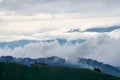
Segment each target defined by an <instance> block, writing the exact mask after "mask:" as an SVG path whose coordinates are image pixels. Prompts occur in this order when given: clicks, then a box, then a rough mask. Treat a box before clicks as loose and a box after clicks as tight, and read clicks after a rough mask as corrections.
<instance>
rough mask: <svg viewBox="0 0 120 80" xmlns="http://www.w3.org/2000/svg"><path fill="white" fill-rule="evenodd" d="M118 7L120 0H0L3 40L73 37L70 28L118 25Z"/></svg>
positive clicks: (86, 34)
mask: <svg viewBox="0 0 120 80" xmlns="http://www.w3.org/2000/svg"><path fill="white" fill-rule="evenodd" d="M119 7H120V0H0V41H11V40H18V39H24V38H25V39H48V38H56V37H58V36H59V37H69V38H70V37H73V34H71V35H70V34H67V35H65V34H64V32H66V31H67V30H68V29H74V28H80V29H81V30H85V29H87V28H90V27H98V26H99V27H101V26H104V27H109V26H110V25H116V24H117V25H118V24H119V23H120V17H119V16H120V9H119ZM48 34H49V35H48ZM93 34H94V33H79V34H76V35H75V34H74V36H76V37H78V38H80V37H83V38H84V36H85V38H86V37H89V36H91V35H93ZM114 34H115V33H114ZM77 35H83V36H77ZM94 35H96V33H95V34H94ZM94 35H93V36H94Z"/></svg>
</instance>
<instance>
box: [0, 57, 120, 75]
mask: <svg viewBox="0 0 120 80" xmlns="http://www.w3.org/2000/svg"><path fill="white" fill-rule="evenodd" d="M0 62H11V63H18V64H22V65H27V66H30V65H31V64H34V63H43V64H46V65H49V66H61V67H62V66H65V67H68V68H86V69H91V70H93V69H94V68H99V69H100V70H101V72H102V73H106V74H109V75H114V76H118V77H120V70H119V69H118V68H116V67H114V66H111V65H108V64H104V63H102V62H98V61H96V60H92V59H86V58H76V59H74V60H71V59H70V60H65V59H64V58H60V57H57V56H51V57H47V58H38V59H31V58H15V57H12V56H1V57H0Z"/></svg>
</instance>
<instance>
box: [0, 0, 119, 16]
mask: <svg viewBox="0 0 120 80" xmlns="http://www.w3.org/2000/svg"><path fill="white" fill-rule="evenodd" d="M119 7H120V1H119V0H100V1H99V0H3V1H2V2H0V10H1V11H8V12H9V11H13V12H16V13H19V14H36V13H39V12H40V13H50V14H52V13H81V14H89V16H90V15H101V14H102V15H118V14H119V13H120V10H119ZM103 12H104V14H103Z"/></svg>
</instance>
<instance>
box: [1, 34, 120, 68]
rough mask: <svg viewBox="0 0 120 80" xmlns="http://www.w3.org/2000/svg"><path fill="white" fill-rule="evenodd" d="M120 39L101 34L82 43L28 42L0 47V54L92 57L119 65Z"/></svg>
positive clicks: (36, 56) (33, 56) (34, 56)
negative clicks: (21, 45)
mask: <svg viewBox="0 0 120 80" xmlns="http://www.w3.org/2000/svg"><path fill="white" fill-rule="evenodd" d="M119 44H120V39H118V40H116V39H113V38H110V37H109V36H106V35H102V36H99V37H95V38H91V39H88V40H87V41H86V42H84V43H82V44H76V45H68V44H66V45H60V44H59V43H58V42H57V41H55V42H53V43H47V42H46V43H45V42H40V43H30V44H28V45H26V46H25V47H24V48H20V47H16V48H15V49H9V48H4V49H0V56H2V55H12V56H15V57H32V58H38V57H48V56H59V57H63V58H76V57H84V58H92V59H95V60H98V61H103V62H105V63H108V64H112V65H114V66H120V64H119V61H120V58H119V56H120V54H119V53H120V49H119V48H120V45H119Z"/></svg>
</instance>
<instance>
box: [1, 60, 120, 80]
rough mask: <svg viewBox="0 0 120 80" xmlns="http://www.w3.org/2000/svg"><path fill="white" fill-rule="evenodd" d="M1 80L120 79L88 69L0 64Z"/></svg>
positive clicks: (119, 79)
mask: <svg viewBox="0 0 120 80" xmlns="http://www.w3.org/2000/svg"><path fill="white" fill-rule="evenodd" d="M0 80H120V78H117V77H113V76H110V75H106V74H103V73H100V72H96V71H92V70H88V69H72V68H65V67H51V66H47V65H32V66H30V67H28V66H23V65H19V64H14V63H3V62H0Z"/></svg>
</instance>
